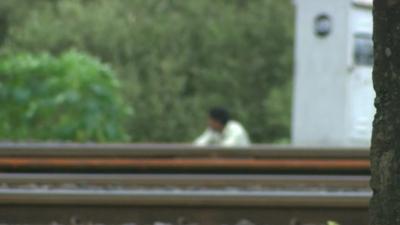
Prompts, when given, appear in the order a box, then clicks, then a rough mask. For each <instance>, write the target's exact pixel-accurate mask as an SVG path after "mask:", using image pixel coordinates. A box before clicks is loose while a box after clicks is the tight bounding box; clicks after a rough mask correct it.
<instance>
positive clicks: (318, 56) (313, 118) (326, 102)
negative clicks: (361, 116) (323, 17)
mask: <svg viewBox="0 0 400 225" xmlns="http://www.w3.org/2000/svg"><path fill="white" fill-rule="evenodd" d="M295 4H296V8H297V9H296V42H295V70H294V71H295V77H294V101H293V121H292V141H293V143H294V144H296V145H345V143H346V138H347V137H346V136H347V135H346V132H345V130H346V91H347V85H346V83H347V74H348V48H349V46H348V45H349V41H348V32H349V29H348V27H349V25H348V21H349V16H350V15H349V14H350V13H349V12H350V5H351V4H349V0H296V1H295ZM321 13H323V14H327V15H328V16H330V18H331V20H332V24H333V27H332V31H331V33H330V34H329V36H327V37H323V38H321V37H318V36H316V35H315V33H314V20H315V18H316V17H317V15H319V14H321Z"/></svg>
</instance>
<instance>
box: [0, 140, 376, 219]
mask: <svg viewBox="0 0 400 225" xmlns="http://www.w3.org/2000/svg"><path fill="white" fill-rule="evenodd" d="M368 154H369V153H368V151H367V150H366V149H355V148H353V149H334V148H300V147H297V148H294V147H291V146H270V145H268V146H254V147H252V148H249V149H226V148H194V147H192V146H187V145H116V144H111V145H97V144H0V224H50V223H52V222H54V221H56V222H57V223H58V224H60V223H61V224H74V225H75V224H95V223H101V224H124V223H126V222H130V223H135V224H138V225H141V224H154V223H155V222H156V221H162V222H165V223H169V224H180V225H181V224H182V225H183V224H198V225H202V224H207V225H209V224H216V225H219V224H237V222H238V221H241V220H243V219H247V220H250V221H252V223H253V224H256V225H258V224H270V225H289V221H291V220H294V219H300V220H301V221H304V222H305V223H308V224H323V223H324V222H325V221H326V220H328V219H330V220H335V221H338V222H339V223H340V224H341V225H354V224H360V225H363V224H367V218H368V216H367V208H368V201H369V198H370V196H371V192H370V190H369V188H368V182H369V159H368ZM71 220H73V221H74V222H71ZM77 221H80V222H77ZM177 221H178V222H177ZM182 221H186V222H185V223H183V222H182ZM53 224H54V223H53Z"/></svg>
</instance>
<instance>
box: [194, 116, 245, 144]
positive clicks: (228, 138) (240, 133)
mask: <svg viewBox="0 0 400 225" xmlns="http://www.w3.org/2000/svg"><path fill="white" fill-rule="evenodd" d="M194 144H195V145H196V146H207V145H211V146H212V145H215V146H223V147H246V146H249V145H250V139H249V135H248V134H247V132H246V130H245V129H244V127H243V126H242V125H241V124H240V123H239V122H237V121H234V120H230V121H229V122H228V123H227V124H226V125H225V127H224V130H223V131H222V132H221V133H220V132H217V131H214V130H212V129H211V128H208V129H207V130H206V131H204V133H203V134H202V135H201V136H200V137H198V138H197V139H196V140H195V141H194Z"/></svg>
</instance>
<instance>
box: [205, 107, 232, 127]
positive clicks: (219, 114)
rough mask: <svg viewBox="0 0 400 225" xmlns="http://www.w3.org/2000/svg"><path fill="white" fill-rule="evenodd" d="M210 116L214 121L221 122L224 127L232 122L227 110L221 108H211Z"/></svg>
mask: <svg viewBox="0 0 400 225" xmlns="http://www.w3.org/2000/svg"><path fill="white" fill-rule="evenodd" d="M209 116H210V117H211V118H212V119H214V120H216V121H218V122H220V123H221V124H222V125H224V126H225V125H226V124H227V123H228V121H229V120H230V116H229V112H228V111H227V110H226V109H224V108H221V107H214V108H211V109H210V111H209Z"/></svg>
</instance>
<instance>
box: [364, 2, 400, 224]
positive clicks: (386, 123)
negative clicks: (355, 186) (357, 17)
mask: <svg viewBox="0 0 400 225" xmlns="http://www.w3.org/2000/svg"><path fill="white" fill-rule="evenodd" d="M373 16H374V37H373V39H374V51H375V53H374V57H375V59H374V71H373V81H374V89H375V92H376V99H375V107H376V110H377V112H376V115H375V120H374V129H373V134H372V145H371V175H372V178H371V188H372V190H373V197H372V200H371V202H370V224H371V225H396V224H399V225H400V167H399V166H400V163H399V160H400V0H374V7H373Z"/></svg>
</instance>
